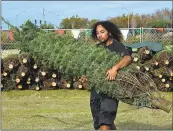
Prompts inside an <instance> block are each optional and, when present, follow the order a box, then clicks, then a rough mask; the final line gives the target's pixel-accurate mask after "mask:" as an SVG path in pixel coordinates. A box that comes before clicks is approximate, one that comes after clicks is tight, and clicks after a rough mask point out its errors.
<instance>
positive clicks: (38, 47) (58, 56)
mask: <svg viewBox="0 0 173 131" xmlns="http://www.w3.org/2000/svg"><path fill="white" fill-rule="evenodd" d="M23 45H24V46H25V50H26V49H27V51H28V52H29V53H30V54H32V55H33V56H34V57H36V58H37V59H39V60H41V61H42V63H43V64H44V65H47V66H48V67H49V68H52V69H58V70H59V71H60V72H63V73H64V74H68V76H70V77H80V76H82V75H85V76H86V77H87V80H88V84H89V85H88V87H89V90H91V89H93V88H94V89H95V90H96V91H97V92H101V93H103V94H106V95H108V96H111V97H113V98H117V99H120V100H122V101H124V102H126V103H129V104H135V105H137V102H142V106H146V107H153V106H155V107H158V108H160V109H163V110H165V111H167V112H169V110H170V108H171V106H172V103H171V102H169V101H166V100H164V99H162V98H161V96H160V94H159V92H158V90H157V87H156V85H155V83H154V82H153V81H152V79H151V78H150V77H149V76H148V75H145V74H144V73H143V74H142V73H141V72H140V71H138V70H136V71H134V70H132V69H134V66H132V65H131V66H129V67H127V68H124V69H122V70H121V71H119V73H118V75H117V78H116V80H115V81H111V82H110V81H107V80H106V79H105V78H106V76H105V73H106V71H107V69H109V68H110V67H112V66H113V65H114V64H115V63H116V62H118V61H119V60H120V55H119V54H116V53H114V52H110V51H109V50H106V49H104V48H103V47H98V48H97V47H96V46H95V45H93V44H90V43H83V42H82V41H75V40H74V39H73V38H70V37H69V36H60V35H54V34H41V35H40V36H39V37H38V38H36V39H35V40H33V41H31V43H28V44H23ZM141 74H142V75H141ZM139 76H140V77H139ZM128 87H129V88H128ZM130 87H131V88H130ZM153 92H154V93H153ZM143 100H145V103H144V101H143Z"/></svg>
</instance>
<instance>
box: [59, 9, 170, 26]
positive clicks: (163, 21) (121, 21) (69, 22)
mask: <svg viewBox="0 0 173 131" xmlns="http://www.w3.org/2000/svg"><path fill="white" fill-rule="evenodd" d="M172 14H173V10H172V9H171V10H170V9H168V8H165V9H159V10H157V11H156V12H155V13H153V14H142V15H140V14H133V13H131V14H129V16H128V14H127V15H126V14H123V15H122V16H116V17H111V18H110V17H108V18H107V20H109V21H112V22H113V23H115V24H116V25H117V26H118V27H120V28H127V27H128V17H129V27H130V28H139V27H145V28H171V27H172V20H173V19H172V18H173V17H172ZM96 21H99V19H92V20H88V18H82V17H79V16H78V15H76V16H72V17H70V18H65V19H63V20H62V21H61V23H60V26H59V28H62V29H73V28H74V29H81V28H82V29H85V28H86V29H90V28H91V27H92V25H93V24H94V23H95V22H96Z"/></svg>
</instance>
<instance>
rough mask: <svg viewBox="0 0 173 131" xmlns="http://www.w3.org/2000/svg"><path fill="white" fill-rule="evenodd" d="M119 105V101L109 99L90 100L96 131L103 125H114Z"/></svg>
mask: <svg viewBox="0 0 173 131" xmlns="http://www.w3.org/2000/svg"><path fill="white" fill-rule="evenodd" d="M118 103H119V101H118V100H116V99H113V98H109V97H103V98H101V99H91V100H90V107H91V113H92V116H93V121H94V128H95V130H98V129H99V128H100V126H101V125H103V124H104V125H112V124H114V120H115V118H116V114H117V109H118Z"/></svg>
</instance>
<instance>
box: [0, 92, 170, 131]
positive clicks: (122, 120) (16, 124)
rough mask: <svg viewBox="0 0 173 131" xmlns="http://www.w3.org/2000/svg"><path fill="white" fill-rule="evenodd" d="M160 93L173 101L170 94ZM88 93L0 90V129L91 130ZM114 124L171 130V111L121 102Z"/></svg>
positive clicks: (132, 127)
mask: <svg viewBox="0 0 173 131" xmlns="http://www.w3.org/2000/svg"><path fill="white" fill-rule="evenodd" d="M162 94H163V95H164V96H165V97H166V98H167V99H169V100H172V93H162ZM89 95H90V92H88V91H82V90H48V91H31V90H26V91H9V92H2V93H1V100H2V103H1V106H2V110H1V114H2V115H1V122H2V129H13V130H15V129H31V130H44V129H46V130H50V129H52V130H65V129H66V130H76V129H86V130H92V129H93V124H92V117H91V113H90V107H89ZM115 123H116V125H117V127H118V129H120V130H131V129H133V130H138V129H139V130H141V129H148V130H149V129H150V130H152V129H153V130H156V129H162V130H164V129H165V130H170V129H172V111H171V112H170V113H166V112H164V111H162V110H154V109H148V108H139V109H138V108H136V107H134V106H131V105H128V104H125V103H122V102H120V104H119V109H118V114H117V118H116V120H115Z"/></svg>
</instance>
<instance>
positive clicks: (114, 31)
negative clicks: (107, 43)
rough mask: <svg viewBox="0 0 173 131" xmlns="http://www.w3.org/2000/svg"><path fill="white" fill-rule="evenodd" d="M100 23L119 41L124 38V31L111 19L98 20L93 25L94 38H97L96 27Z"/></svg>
mask: <svg viewBox="0 0 173 131" xmlns="http://www.w3.org/2000/svg"><path fill="white" fill-rule="evenodd" d="M98 25H102V26H103V27H104V28H105V29H106V30H107V31H108V32H109V33H111V36H112V37H113V38H114V39H116V40H117V41H119V42H120V41H121V40H122V33H121V31H120V29H119V28H118V27H117V26H116V25H115V24H114V23H112V22H110V21H98V22H96V23H95V24H94V25H93V28H92V35H91V36H92V38H93V39H95V40H96V39H97V35H96V28H97V26H98Z"/></svg>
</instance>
